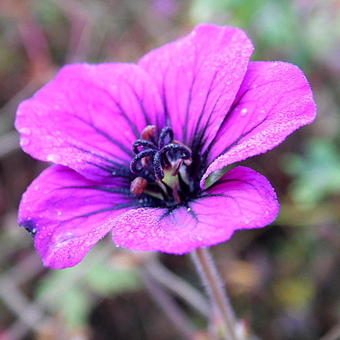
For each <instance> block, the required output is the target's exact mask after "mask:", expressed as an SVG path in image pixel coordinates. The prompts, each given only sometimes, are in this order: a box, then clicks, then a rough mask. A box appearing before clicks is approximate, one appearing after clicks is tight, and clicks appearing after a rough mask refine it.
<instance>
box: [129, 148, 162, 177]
mask: <svg viewBox="0 0 340 340" xmlns="http://www.w3.org/2000/svg"><path fill="white" fill-rule="evenodd" d="M155 153H156V150H151V149H148V150H144V151H141V152H140V153H139V154H138V155H136V156H135V158H134V159H133V160H132V161H131V163H130V170H131V172H133V173H138V172H141V171H142V170H143V167H138V164H139V163H140V160H141V159H143V158H144V157H148V156H153V155H154V154H155Z"/></svg>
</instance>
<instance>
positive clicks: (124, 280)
mask: <svg viewBox="0 0 340 340" xmlns="http://www.w3.org/2000/svg"><path fill="white" fill-rule="evenodd" d="M85 280H86V283H87V284H88V286H89V287H90V289H91V290H93V291H94V292H96V293H98V294H102V295H106V294H108V293H111V294H112V293H122V292H125V291H129V290H133V289H136V288H138V287H139V280H138V276H137V274H136V272H134V271H132V270H127V269H117V268H109V267H108V266H105V265H102V264H97V265H96V266H94V267H93V268H92V269H91V271H89V272H88V273H87V275H86V278H85Z"/></svg>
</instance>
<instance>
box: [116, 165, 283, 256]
mask: <svg viewBox="0 0 340 340" xmlns="http://www.w3.org/2000/svg"><path fill="white" fill-rule="evenodd" d="M278 210H279V204H278V202H277V198H276V194H275V192H274V190H273V188H272V186H271V185H270V183H269V182H268V180H267V179H266V178H265V177H264V176H262V175H260V174H259V173H257V172H256V171H254V170H252V169H249V168H246V167H237V168H234V169H232V170H230V171H229V172H228V173H227V174H225V175H224V176H223V177H222V178H221V179H220V181H219V182H218V183H217V184H215V185H214V186H213V187H211V188H210V189H208V190H207V191H206V193H205V194H204V197H202V198H199V199H197V200H195V201H193V202H192V203H190V204H189V208H185V207H180V208H178V209H176V210H174V211H172V212H171V213H170V214H169V213H167V210H166V209H151V208H149V209H147V208H144V209H134V210H130V211H128V212H126V213H124V214H122V215H120V216H119V217H118V218H117V219H116V220H115V222H114V228H113V239H114V242H115V243H116V244H117V245H118V246H121V247H126V248H130V249H132V250H136V251H163V252H166V253H173V254H183V253H186V252H190V251H192V250H193V249H195V248H198V247H203V246H211V245H214V244H217V243H221V242H224V241H227V240H228V239H229V238H230V237H231V235H232V234H233V232H234V231H235V230H238V229H250V228H262V227H264V226H266V225H268V224H270V223H271V222H272V221H273V220H274V219H275V218H276V216H277V214H278Z"/></svg>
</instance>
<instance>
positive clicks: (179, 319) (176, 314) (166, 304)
mask: <svg viewBox="0 0 340 340" xmlns="http://www.w3.org/2000/svg"><path fill="white" fill-rule="evenodd" d="M140 277H141V279H142V281H143V282H144V286H145V288H146V290H147V291H148V292H149V294H150V297H151V298H152V299H153V300H154V302H155V303H156V304H157V305H158V306H159V307H160V308H161V309H162V310H163V311H164V313H165V314H166V315H167V317H168V318H169V320H170V321H171V322H172V323H173V324H174V326H175V327H176V329H177V331H178V332H179V333H180V334H181V335H182V338H183V339H187V340H192V339H193V338H194V328H193V327H192V326H191V324H190V322H189V320H188V319H187V316H186V315H185V314H184V313H183V312H182V310H181V309H179V308H178V306H177V305H176V304H175V302H174V301H173V300H172V299H171V297H170V296H169V295H168V294H167V293H166V292H164V290H162V288H161V287H160V286H159V285H158V284H157V282H156V281H155V280H154V279H153V278H152V277H151V276H150V274H149V273H148V272H147V271H145V270H143V269H142V270H141V271H140Z"/></svg>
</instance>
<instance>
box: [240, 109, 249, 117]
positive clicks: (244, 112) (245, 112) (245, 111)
mask: <svg viewBox="0 0 340 340" xmlns="http://www.w3.org/2000/svg"><path fill="white" fill-rule="evenodd" d="M247 113H248V109H246V108H244V109H242V110H241V116H244V115H246V114H247Z"/></svg>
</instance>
